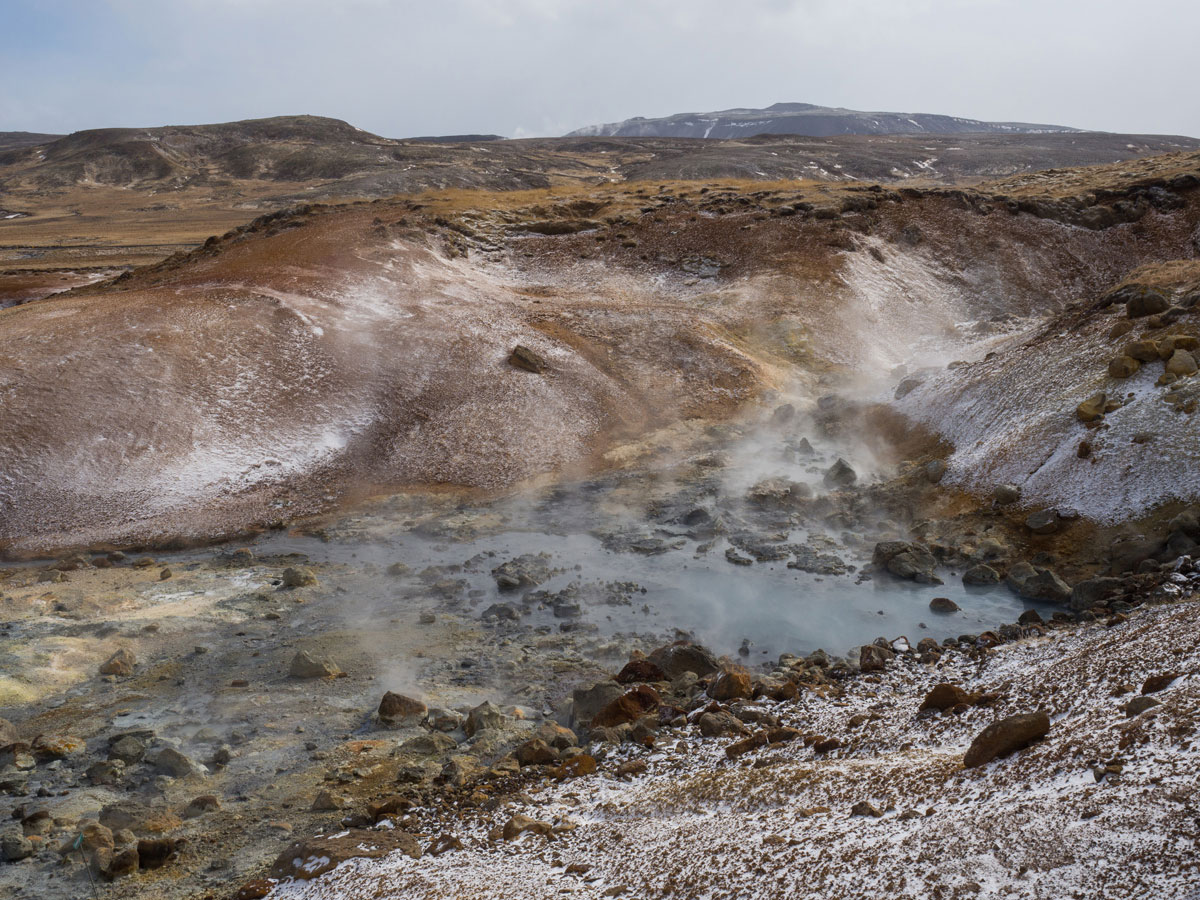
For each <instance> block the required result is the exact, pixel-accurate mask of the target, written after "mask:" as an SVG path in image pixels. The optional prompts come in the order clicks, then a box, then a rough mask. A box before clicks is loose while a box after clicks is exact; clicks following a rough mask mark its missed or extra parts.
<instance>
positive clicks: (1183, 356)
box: [1167, 350, 1198, 378]
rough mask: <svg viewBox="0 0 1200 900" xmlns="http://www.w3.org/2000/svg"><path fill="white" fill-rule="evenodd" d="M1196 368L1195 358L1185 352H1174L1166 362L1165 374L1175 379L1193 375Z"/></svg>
mask: <svg viewBox="0 0 1200 900" xmlns="http://www.w3.org/2000/svg"><path fill="white" fill-rule="evenodd" d="M1197 368H1198V367H1197V365H1196V357H1194V356H1193V355H1192V354H1191V353H1190V352H1188V351H1187V350H1176V351H1175V352H1174V353H1172V354H1171V358H1170V359H1169V360H1167V373H1168V374H1169V375H1174V376H1175V377H1177V378H1185V377H1187V376H1188V375H1195V374H1196V371H1197Z"/></svg>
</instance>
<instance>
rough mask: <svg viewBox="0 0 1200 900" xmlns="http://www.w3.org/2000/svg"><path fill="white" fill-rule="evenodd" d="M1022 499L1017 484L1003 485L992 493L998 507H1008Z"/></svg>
mask: <svg viewBox="0 0 1200 900" xmlns="http://www.w3.org/2000/svg"><path fill="white" fill-rule="evenodd" d="M1020 499H1021V489H1020V488H1019V487H1017V486H1016V485H1015V484H1001V485H999V486H997V488H996V489H995V490H994V491H992V500H993V501H994V502H995V503H996V505H997V506H1008V505H1009V504H1011V503H1016V502H1017V501H1018V500H1020Z"/></svg>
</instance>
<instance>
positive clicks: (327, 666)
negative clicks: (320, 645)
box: [288, 650, 341, 678]
mask: <svg viewBox="0 0 1200 900" xmlns="http://www.w3.org/2000/svg"><path fill="white" fill-rule="evenodd" d="M340 671H341V670H340V669H338V667H337V666H336V665H334V663H333V661H332V660H329V659H316V658H314V657H313V656H312V655H311V654H310V653H309V652H308V651H307V650H301V651H300V652H299V653H297V654H296V655H295V656H293V657H292V664H291V666H289V667H288V676H289V677H291V678H327V677H330V676H333V675H337V674H338V673H339V672H340Z"/></svg>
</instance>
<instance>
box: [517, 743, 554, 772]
mask: <svg viewBox="0 0 1200 900" xmlns="http://www.w3.org/2000/svg"><path fill="white" fill-rule="evenodd" d="M513 756H514V757H516V760H517V762H518V763H519V764H520V765H522V766H548V765H550V764H551V763H554V762H558V754H557V753H556V752H555V751H554V748H553V747H551V746H550V745H549V744H547V743H546V742H545V741H543V740H542V739H541V738H533V739H532V740H529V741H526V742H525V743H523V744H521V745H520V746H519V747H517V749H516V750H514V751H513Z"/></svg>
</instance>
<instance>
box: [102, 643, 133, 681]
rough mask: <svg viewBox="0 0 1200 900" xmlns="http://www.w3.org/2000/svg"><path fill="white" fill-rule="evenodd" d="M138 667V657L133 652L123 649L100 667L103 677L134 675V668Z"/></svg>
mask: <svg viewBox="0 0 1200 900" xmlns="http://www.w3.org/2000/svg"><path fill="white" fill-rule="evenodd" d="M136 665H137V657H136V656H134V655H133V651H132V650H130V649H128V648H126V647H122V648H121V649H120V650H118V651H117V652H116V653H114V654H113V655H112V656H110V657H109V658H108V659H107V660H105V661H104V662H103V663H102V664H101V666H100V674H101V675H132V674H133V667H134V666H136Z"/></svg>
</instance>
